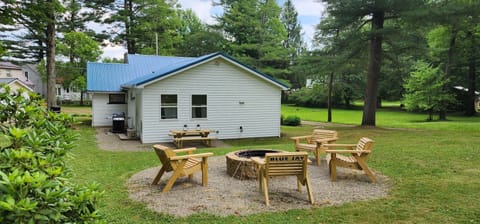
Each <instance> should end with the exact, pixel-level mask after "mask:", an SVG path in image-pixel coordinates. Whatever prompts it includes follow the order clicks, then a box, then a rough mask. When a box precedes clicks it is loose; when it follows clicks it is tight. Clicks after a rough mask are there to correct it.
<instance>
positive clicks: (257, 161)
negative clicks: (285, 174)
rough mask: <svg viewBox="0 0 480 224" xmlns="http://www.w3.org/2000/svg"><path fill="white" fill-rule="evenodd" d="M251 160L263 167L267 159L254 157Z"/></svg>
mask: <svg viewBox="0 0 480 224" xmlns="http://www.w3.org/2000/svg"><path fill="white" fill-rule="evenodd" d="M250 159H251V160H252V161H253V162H254V163H256V164H258V165H261V166H263V165H265V159H262V158H260V157H252V158H250Z"/></svg>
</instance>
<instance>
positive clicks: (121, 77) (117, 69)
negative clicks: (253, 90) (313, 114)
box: [87, 52, 288, 92]
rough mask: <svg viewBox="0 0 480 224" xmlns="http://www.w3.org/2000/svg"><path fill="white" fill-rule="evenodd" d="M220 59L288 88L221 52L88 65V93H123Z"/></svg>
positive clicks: (133, 56)
mask: <svg viewBox="0 0 480 224" xmlns="http://www.w3.org/2000/svg"><path fill="white" fill-rule="evenodd" d="M216 57H223V58H225V59H227V60H231V61H233V62H235V63H238V64H240V65H241V66H243V67H244V68H246V69H247V70H250V71H251V72H253V73H254V74H257V75H259V76H262V77H264V78H266V79H267V80H270V81H272V82H273V83H275V84H277V85H278V86H280V87H281V88H283V89H287V88H288V87H287V86H286V85H285V84H283V83H280V82H279V81H277V80H276V79H274V78H273V77H271V76H269V75H266V74H263V73H261V72H259V71H257V70H255V69H253V68H251V67H249V66H247V65H245V64H243V63H241V62H239V61H237V60H235V59H234V58H232V57H229V56H228V55H225V54H223V53H220V52H217V53H213V54H208V55H204V56H201V57H198V58H189V57H166V56H146V55H128V58H127V61H128V64H104V63H88V64H87V91H92V92H96V91H99V92H114V91H121V88H122V87H125V88H132V87H134V86H138V85H142V84H145V83H148V82H150V81H153V80H155V79H158V78H161V77H164V76H167V75H169V74H172V73H174V72H176V71H179V70H182V69H186V68H189V67H191V66H195V65H196V64H199V63H202V62H204V61H207V60H209V59H213V58H216Z"/></svg>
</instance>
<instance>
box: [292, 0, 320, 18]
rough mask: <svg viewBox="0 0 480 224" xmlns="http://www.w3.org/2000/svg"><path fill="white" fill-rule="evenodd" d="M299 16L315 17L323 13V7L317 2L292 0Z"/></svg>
mask: <svg viewBox="0 0 480 224" xmlns="http://www.w3.org/2000/svg"><path fill="white" fill-rule="evenodd" d="M292 2H293V5H294V6H295V9H296V10H297V12H298V15H299V16H317V17H320V16H321V15H322V13H323V10H324V8H325V7H324V6H323V4H322V3H320V2H318V0H292Z"/></svg>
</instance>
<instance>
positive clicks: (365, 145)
mask: <svg viewBox="0 0 480 224" xmlns="http://www.w3.org/2000/svg"><path fill="white" fill-rule="evenodd" d="M374 143H375V142H374V141H373V140H372V139H369V138H367V137H363V138H361V139H360V140H358V143H357V147H356V148H355V150H370V151H371V150H372V148H373V144H374ZM358 155H359V156H362V157H365V158H366V157H368V155H370V153H358Z"/></svg>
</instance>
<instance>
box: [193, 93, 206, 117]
mask: <svg viewBox="0 0 480 224" xmlns="http://www.w3.org/2000/svg"><path fill="white" fill-rule="evenodd" d="M194 96H205V104H201V105H194V104H193V97H194ZM191 100H192V101H191V106H192V107H191V118H192V119H207V118H208V96H207V94H192V96H191ZM197 108H200V109H201V108H205V117H194V112H195V109H197Z"/></svg>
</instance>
